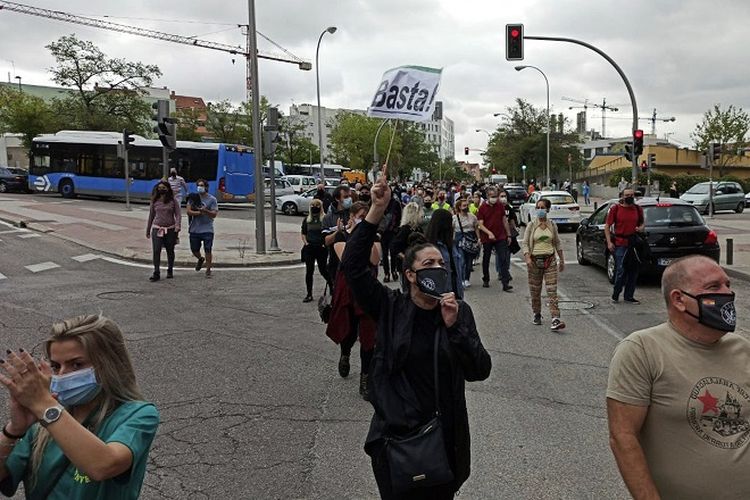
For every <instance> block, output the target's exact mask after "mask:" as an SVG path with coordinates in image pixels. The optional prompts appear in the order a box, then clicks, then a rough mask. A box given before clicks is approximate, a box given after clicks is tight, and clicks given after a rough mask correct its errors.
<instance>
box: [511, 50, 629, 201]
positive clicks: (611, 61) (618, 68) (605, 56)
mask: <svg viewBox="0 0 750 500" xmlns="http://www.w3.org/2000/svg"><path fill="white" fill-rule="evenodd" d="M523 38H524V40H546V41H548V42H568V43H574V44H576V45H581V46H583V47H586V48H587V49H591V50H593V51H594V52H596V53H597V54H599V55H600V56H602V57H603V58H604V59H606V60H607V62H609V63H610V64H611V65H612V66H613V67H614V68H615V70H616V71H617V73H619V74H620V77H621V78H622V81H623V82H624V83H625V87H627V89H628V94H629V95H630V105H631V106H632V107H633V131H635V130H637V129H638V106H637V105H636V103H635V93H634V92H633V87H631V86H630V81H629V80H628V77H627V76H625V73H624V72H623V71H622V69H621V68H620V66H618V65H617V63H616V62H615V61H614V59H612V58H611V57H609V56H608V55H607V54H606V53H605V52H604V51H603V50H601V49H599V48H597V47H594V46H593V45H591V44H590V43H586V42H582V41H581V40H576V39H574V38H562V37H553V36H526V35H524V36H523ZM632 182H633V186H634V187H635V185H636V183H637V182H638V156H637V155H636V154H635V151H634V152H633V170H632Z"/></svg>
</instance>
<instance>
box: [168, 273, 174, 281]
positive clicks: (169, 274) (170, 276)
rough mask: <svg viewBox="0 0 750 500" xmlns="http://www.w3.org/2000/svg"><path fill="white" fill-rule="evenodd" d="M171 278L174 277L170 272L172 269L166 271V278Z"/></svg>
mask: <svg viewBox="0 0 750 500" xmlns="http://www.w3.org/2000/svg"><path fill="white" fill-rule="evenodd" d="M172 278H174V274H172V271H167V279H168V280H171V279H172Z"/></svg>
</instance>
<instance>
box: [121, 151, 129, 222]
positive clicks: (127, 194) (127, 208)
mask: <svg viewBox="0 0 750 500" xmlns="http://www.w3.org/2000/svg"><path fill="white" fill-rule="evenodd" d="M122 149H123V153H122V160H123V162H124V163H125V169H124V170H125V210H127V211H128V212H130V164H129V163H128V148H126V147H124V146H123V148H122Z"/></svg>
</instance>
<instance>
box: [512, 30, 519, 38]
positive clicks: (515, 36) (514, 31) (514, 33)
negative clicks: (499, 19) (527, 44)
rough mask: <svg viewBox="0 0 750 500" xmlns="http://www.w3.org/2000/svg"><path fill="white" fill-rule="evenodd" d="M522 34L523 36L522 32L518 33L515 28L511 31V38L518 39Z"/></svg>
mask: <svg viewBox="0 0 750 500" xmlns="http://www.w3.org/2000/svg"><path fill="white" fill-rule="evenodd" d="M520 34H521V32H520V31H518V30H517V29H515V28H513V29H512V30H510V36H511V38H518V36H519V35H520Z"/></svg>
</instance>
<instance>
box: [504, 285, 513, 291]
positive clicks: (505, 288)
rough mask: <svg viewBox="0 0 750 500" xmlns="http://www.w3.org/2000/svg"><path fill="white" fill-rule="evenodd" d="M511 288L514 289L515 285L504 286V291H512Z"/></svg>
mask: <svg viewBox="0 0 750 500" xmlns="http://www.w3.org/2000/svg"><path fill="white" fill-rule="evenodd" d="M511 290H513V285H505V286H503V292H510V291H511Z"/></svg>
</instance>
